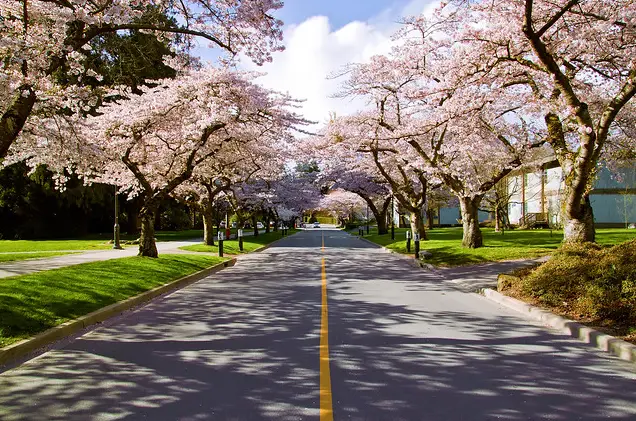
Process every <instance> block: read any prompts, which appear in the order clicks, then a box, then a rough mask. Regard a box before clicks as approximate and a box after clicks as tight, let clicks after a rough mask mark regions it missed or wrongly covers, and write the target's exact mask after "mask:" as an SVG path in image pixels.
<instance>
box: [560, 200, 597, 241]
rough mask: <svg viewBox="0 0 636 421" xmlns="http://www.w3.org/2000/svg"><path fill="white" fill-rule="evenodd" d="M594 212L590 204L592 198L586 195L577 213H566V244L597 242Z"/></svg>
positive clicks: (564, 219)
mask: <svg viewBox="0 0 636 421" xmlns="http://www.w3.org/2000/svg"><path fill="white" fill-rule="evenodd" d="M595 240H596V232H595V229H594V212H593V210H592V204H591V203H590V196H589V195H585V196H584V199H583V203H581V204H580V205H579V207H578V209H576V211H575V212H567V208H566V212H564V215H563V241H564V242H565V243H583V242H586V241H592V242H593V241H595Z"/></svg>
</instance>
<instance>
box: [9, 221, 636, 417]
mask: <svg viewBox="0 0 636 421" xmlns="http://www.w3.org/2000/svg"><path fill="white" fill-rule="evenodd" d="M323 241H324V246H325V247H324V248H323V247H322V245H323ZM456 286H457V284H456V283H454V282H452V281H449V280H443V279H440V278H439V277H436V276H435V275H433V274H432V273H431V272H427V271H423V270H419V269H415V268H413V267H412V266H410V265H409V264H408V263H407V262H406V261H405V259H404V258H401V257H399V256H396V255H393V254H390V253H385V252H383V251H382V250H380V249H378V248H374V247H373V246H371V245H369V244H367V243H366V242H363V241H361V240H359V239H357V238H355V237H352V236H349V235H348V234H346V233H344V232H341V231H336V230H326V229H320V230H319V229H310V230H307V231H304V232H301V233H299V234H297V235H294V236H292V237H289V238H287V239H286V240H284V241H282V242H280V243H278V244H277V246H275V247H272V248H270V249H268V250H266V251H265V252H262V253H257V254H252V255H248V256H245V257H243V258H241V259H240V260H239V263H238V264H237V265H236V266H234V267H232V268H228V269H226V270H223V271H222V272H219V273H217V274H215V275H213V276H211V277H209V278H206V279H204V280H203V281H201V282H198V283H196V284H193V285H191V286H189V287H187V288H185V289H183V290H180V291H178V292H175V293H173V294H171V295H169V296H166V297H164V298H162V299H161V300H158V301H155V302H153V303H152V304H150V305H148V306H146V307H144V308H142V309H140V310H138V311H136V312H132V313H130V314H128V315H126V316H124V317H121V318H119V319H118V320H117V321H116V322H115V323H110V324H109V325H107V326H103V327H101V328H99V329H97V330H94V331H93V332H90V333H88V334H86V335H84V336H82V337H80V338H78V339H77V340H74V341H72V342H70V343H67V344H66V345H65V346H63V347H61V348H58V349H54V350H52V351H50V352H47V353H45V354H42V355H41V356H40V357H38V358H36V359H34V360H31V361H29V362H27V363H25V364H23V365H21V366H19V367H17V368H14V369H11V370H8V371H5V372H4V373H2V374H0V420H17V419H24V420H58V419H59V420H146V419H147V420H261V419H269V420H305V419H308V420H312V419H313V420H319V419H320V420H321V421H323V420H331V419H335V420H450V421H454V420H469V421H473V420H498V419H499V420H601V419H612V420H636V370H635V368H634V367H635V366H634V365H633V364H629V363H626V362H623V361H619V360H616V359H614V358H611V357H608V356H605V355H603V354H601V353H600V352H597V351H595V350H593V349H592V348H590V347H589V346H586V345H583V344H580V343H578V342H576V341H574V340H571V339H569V338H567V337H565V336H562V335H558V334H555V333H552V332H550V331H548V330H546V329H545V328H543V327H541V326H539V325H536V324H533V323H532V322H530V321H528V320H526V319H524V318H523V317H521V316H520V315H518V314H517V313H514V312H512V311H511V310H507V309H504V308H502V307H500V306H498V305H496V304H494V303H492V302H490V301H488V300H486V299H485V298H483V297H481V296H479V295H477V294H473V293H468V292H465V288H459V289H458V288H456Z"/></svg>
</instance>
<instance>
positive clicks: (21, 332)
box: [0, 254, 227, 346]
mask: <svg viewBox="0 0 636 421" xmlns="http://www.w3.org/2000/svg"><path fill="white" fill-rule="evenodd" d="M225 260H227V259H223V258H219V257H215V256H206V255H190V254H179V255H161V256H160V257H159V258H157V259H152V258H144V257H127V258H121V259H113V260H107V261H103V262H92V263H84V264H81V265H76V266H69V267H66V268H61V269H53V270H48V271H43V272H37V273H33V274H29V275H22V276H14V277H10V278H4V279H0V346H6V345H9V344H11V343H14V342H16V341H19V340H21V339H24V338H27V337H30V336H32V335H34V334H36V333H39V332H42V331H44V330H46V329H49V328H51V327H53V326H57V325H59V324H61V323H64V322H66V321H68V320H71V319H74V318H77V317H79V316H82V315H85V314H87V313H90V312H92V311H95V310H98V309H100V308H102V307H105V306H107V305H109V304H113V303H115V302H118V301H121V300H124V299H126V298H128V297H132V296H134V295H137V294H139V293H142V292H144V291H147V290H150V289H152V288H154V287H157V286H160V285H163V284H165V283H168V282H170V281H173V280H176V279H179V278H181V277H183V276H186V275H189V274H191V273H194V272H197V271H200V270H203V269H205V268H208V267H210V266H212V265H215V264H217V263H220V262H222V261H225Z"/></svg>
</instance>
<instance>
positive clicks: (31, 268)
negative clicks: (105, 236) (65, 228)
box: [0, 239, 203, 278]
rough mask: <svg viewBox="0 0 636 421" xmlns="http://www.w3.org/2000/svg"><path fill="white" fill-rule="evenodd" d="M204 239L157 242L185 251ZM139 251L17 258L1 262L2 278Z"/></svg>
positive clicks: (163, 249)
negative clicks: (12, 260) (28, 258)
mask: <svg viewBox="0 0 636 421" xmlns="http://www.w3.org/2000/svg"><path fill="white" fill-rule="evenodd" d="M201 241H203V240H202V239H194V240H188V241H163V242H158V243H157V251H158V252H159V253H183V252H184V251H183V250H179V247H182V246H189V245H192V244H197V243H200V242H201ZM137 253H139V247H138V246H128V247H126V248H125V249H122V250H113V249H111V250H94V251H81V250H76V251H74V252H73V253H72V254H65V255H62V256H55V257H48V258H45V259H32V260H17V261H14V262H5V263H0V278H7V277H9V276H16V275H26V274H27V273H33V272H39V271H42V270H49V269H58V268H61V267H65V266H73V265H79V264H81V263H88V262H98V261H102V260H110V259H119V258H121V257H131V256H136V255H137Z"/></svg>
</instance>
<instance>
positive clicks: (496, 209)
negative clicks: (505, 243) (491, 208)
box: [495, 205, 501, 232]
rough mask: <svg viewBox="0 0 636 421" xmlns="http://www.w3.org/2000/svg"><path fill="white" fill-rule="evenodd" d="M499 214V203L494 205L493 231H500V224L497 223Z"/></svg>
mask: <svg viewBox="0 0 636 421" xmlns="http://www.w3.org/2000/svg"><path fill="white" fill-rule="evenodd" d="M500 218H501V215H500V214H499V205H495V232H499V231H501V226H500V224H499V219H500Z"/></svg>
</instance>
